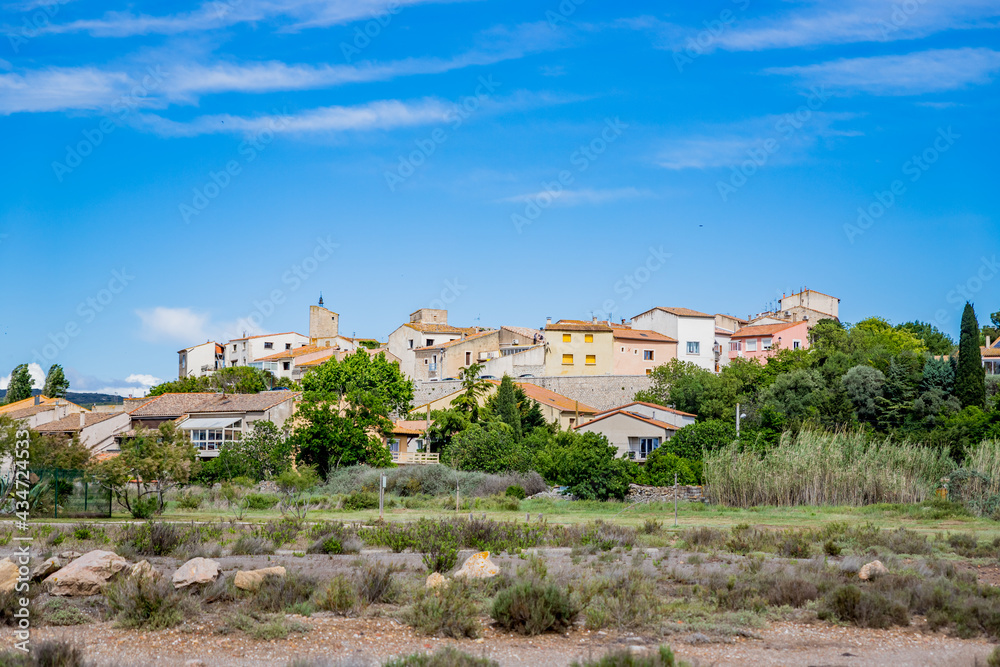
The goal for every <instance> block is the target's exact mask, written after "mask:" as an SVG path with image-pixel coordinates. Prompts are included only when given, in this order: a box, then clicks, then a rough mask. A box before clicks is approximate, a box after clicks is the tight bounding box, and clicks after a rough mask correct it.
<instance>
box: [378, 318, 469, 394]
mask: <svg viewBox="0 0 1000 667" xmlns="http://www.w3.org/2000/svg"><path fill="white" fill-rule="evenodd" d="M477 331H478V330H477V329H476V328H475V327H453V326H451V325H450V324H448V311H447V310H439V309H435V308H421V309H420V310H417V311H414V312H413V313H411V314H410V321H409V322H407V323H406V324H404V325H402V326H400V327H399V328H398V329H396V330H395V331H393V332H392V333H391V334H389V342H388V344H387V347H388V348H389V352H390V353H392V354H393V355H395V356H396V357H397V358H398V359H399V369H400V370H401V371H402V372H403V374H404V375H406V377H408V378H411V379H412V378H415V377H416V365H417V354H416V350H417V348H421V347H430V346H433V345H440V344H442V343H448V342H451V341H453V340H458V339H459V338H461V337H462V336H463V334H464V335H469V334H473V333H476V332H477ZM429 363H430V362H428V364H429ZM427 370H428V372H430V368H429V366H428V369H427ZM434 371H435V372H436V371H437V368H435V369H434Z"/></svg>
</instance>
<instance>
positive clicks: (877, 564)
mask: <svg viewBox="0 0 1000 667" xmlns="http://www.w3.org/2000/svg"><path fill="white" fill-rule="evenodd" d="M883 574H889V570H888V569H887V568H886V566H885V565H883V564H882V561H880V560H873V561H872V562H870V563H868V564H867V565H864V566H862V568H861V570H860V571H858V579H860V580H861V581H869V580H871V579H876V578H878V577H881V576H882V575H883Z"/></svg>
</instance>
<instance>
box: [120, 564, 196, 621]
mask: <svg viewBox="0 0 1000 667" xmlns="http://www.w3.org/2000/svg"><path fill="white" fill-rule="evenodd" d="M104 597H105V598H106V599H107V601H108V606H109V607H111V610H112V611H114V612H115V622H116V624H117V625H118V626H119V627H122V628H135V629H137V630H162V629H164V628H172V627H174V626H176V625H180V624H181V623H182V622H183V621H184V619H185V618H186V617H191V616H194V615H195V614H196V613H197V611H198V610H197V603H196V602H195V601H194V600H193V599H192V598H191V597H189V596H187V595H185V594H183V593H179V592H178V591H176V590H174V587H173V584H171V583H170V582H169V581H167V580H165V579H162V578H160V577H125V578H122V579H120V580H118V581H116V582H112V583H111V584H110V585H108V586H107V587H105V589H104Z"/></svg>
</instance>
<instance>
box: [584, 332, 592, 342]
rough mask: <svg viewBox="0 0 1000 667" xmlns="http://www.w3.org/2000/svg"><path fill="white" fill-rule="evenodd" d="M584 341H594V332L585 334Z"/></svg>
mask: <svg viewBox="0 0 1000 667" xmlns="http://www.w3.org/2000/svg"><path fill="white" fill-rule="evenodd" d="M583 342H584V343H593V342H594V334H583Z"/></svg>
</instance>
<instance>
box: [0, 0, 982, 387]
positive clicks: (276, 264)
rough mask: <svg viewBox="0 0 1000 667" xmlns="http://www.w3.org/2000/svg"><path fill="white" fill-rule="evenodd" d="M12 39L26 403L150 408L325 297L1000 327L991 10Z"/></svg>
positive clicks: (146, 27) (126, 24)
mask: <svg viewBox="0 0 1000 667" xmlns="http://www.w3.org/2000/svg"><path fill="white" fill-rule="evenodd" d="M2 12H3V13H2V15H0V17H2V18H0V25H2V30H0V32H2V33H6V37H5V38H0V123H2V124H3V127H4V130H5V131H4V133H3V138H4V149H5V150H4V153H5V156H6V159H4V160H3V161H2V162H0V179H2V183H3V188H2V191H0V267H2V273H3V276H4V278H5V283H6V284H5V287H6V289H4V290H3V292H2V293H3V309H2V312H3V317H2V321H0V336H2V339H0V340H2V342H0V375H2V374H5V373H8V372H9V369H10V368H12V367H13V366H14V365H16V364H17V363H21V362H35V363H38V364H39V366H40V367H42V368H45V369H47V367H48V365H49V364H51V363H54V362H55V363H60V364H62V365H63V366H64V367H65V368H66V369H67V371H68V374H69V377H70V380H71V383H72V389H74V390H81V391H82V390H91V391H95V390H106V389H114V390H118V391H121V392H125V393H127V392H129V391H136V392H141V391H142V389H143V388H144V387H146V386H148V385H149V383H151V382H153V381H155V380H157V379H171V378H173V377H174V376H175V375H176V369H177V356H176V351H177V350H179V349H181V348H183V347H187V346H188V345H192V344H196V343H199V342H203V341H204V340H207V339H210V338H211V339H217V338H228V337H230V336H234V335H236V334H238V333H241V332H242V331H244V330H247V331H254V332H259V331H287V330H297V331H301V332H306V330H307V325H308V322H307V319H308V313H307V306H308V305H309V304H312V303H314V302H315V301H316V298H317V296H318V295H319V293H320V292H321V291H322V293H323V295H324V298H325V300H326V304H327V306H328V307H330V308H332V309H333V310H336V311H337V312H339V313H340V314H341V319H342V325H341V326H342V331H343V332H345V333H346V334H348V335H350V334H352V333H357V335H359V336H370V337H377V338H380V339H383V340H384V339H385V337H386V336H387V335H388V333H389V332H391V331H392V330H393V329H395V328H396V327H397V326H398V325H399V324H400V323H401V322H403V321H405V319H406V317H407V315H408V313H410V312H411V311H413V310H415V309H416V308H419V307H425V306H440V305H442V304H444V305H446V307H447V308H448V309H449V311H450V314H449V317H450V320H451V322H452V323H455V324H460V325H481V326H497V325H500V324H517V325H522V326H532V327H535V326H540V325H542V324H544V321H545V317H546V316H552V317H554V318H585V317H590V316H591V314H594V315H598V316H601V317H608V316H610V317H613V318H616V319H617V318H623V317H631V316H633V315H635V314H637V313H640V312H642V311H644V310H646V309H648V308H650V307H652V306H656V305H663V306H686V307H690V308H695V309H698V310H704V311H707V312H713V313H714V312H729V313H732V314H736V315H741V316H745V315H747V314H749V313H755V312H759V311H761V310H764V309H766V308H767V307H768V306H769V305H771V303H772V302H773V300H774V299H775V298H777V297H780V296H781V294H782V292H791V291H793V290H797V289H798V288H800V287H802V286H803V285H806V286H809V287H811V288H814V289H818V290H820V291H823V292H826V293H830V294H834V295H837V296H839V297H841V299H842V301H841V318H842V319H844V320H845V321H857V320H859V319H862V318H864V317H867V316H869V315H873V314H878V315H882V316H884V317H886V318H888V319H890V320H891V321H893V322H902V321H907V320H910V319H920V320H925V321H933V322H935V323H936V324H937V325H938V326H939V327H941V328H942V329H944V330H946V331H948V332H950V333H952V334H953V335H954V334H957V329H958V321H959V316H960V307H961V305H963V304H964V300H965V298H966V297H968V298H971V299H972V300H973V301H974V302H975V304H976V306H977V310H978V313H979V316H980V319H981V321H984V322H985V321H987V320H988V318H989V313H990V312H992V311H994V310H1000V303H998V301H1000V299H998V295H1000V276H998V275H997V274H998V272H1000V266H997V265H996V264H995V262H996V259H995V258H996V255H995V253H996V250H997V246H998V237H1000V228H998V226H997V224H996V215H997V204H996V196H995V193H996V190H997V187H996V178H997V169H996V161H995V160H996V158H995V156H996V155H997V153H998V140H997V136H998V135H997V131H996V118H997V117H998V115H1000V114H998V100H1000V98H998V95H997V84H996V79H997V74H998V72H1000V41H998V32H997V25H998V20H1000V5H998V3H996V2H982V1H974V0H950V1H948V2H943V1H932V0H926V1H921V0H908V1H907V2H875V1H871V0H845V1H844V2H838V3H803V2H756V1H754V0H738V1H736V2H733V1H730V0H725V1H719V2H705V3H680V2H675V3H655V2H629V3H606V2H597V1H596V0H562V2H558V1H555V0H553V1H551V2H516V1H507V2H503V3H500V2H496V1H493V2H488V1H485V0H480V1H469V2H462V1H451V2H435V1H434V0H394V1H393V2H385V1H384V0H375V1H369V0H352V1H341V0H327V1H325V2H323V1H319V0H290V1H289V2H278V1H259V0H219V1H217V2H208V3H205V4H198V3H192V4H187V5H185V4H184V3H180V2H169V3H168V2H150V3H142V4H132V3H120V4H115V3H114V2H104V3H93V2H85V1H84V0H70V1H68V2H62V3H58V4H47V3H45V2H43V1H40V0H28V1H27V2H21V3H18V2H16V1H11V2H8V3H7V4H5V5H3V6H2ZM2 386H5V382H4V381H0V387H2Z"/></svg>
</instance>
